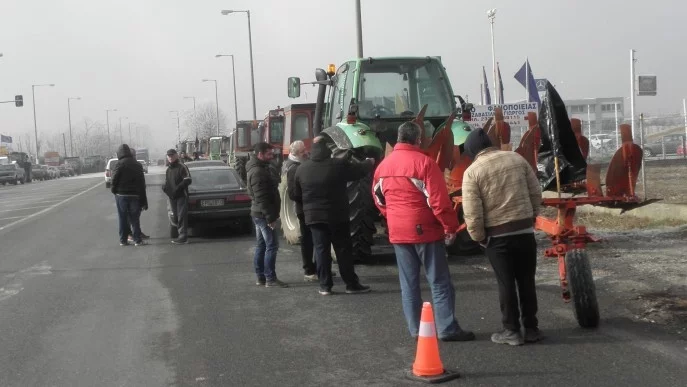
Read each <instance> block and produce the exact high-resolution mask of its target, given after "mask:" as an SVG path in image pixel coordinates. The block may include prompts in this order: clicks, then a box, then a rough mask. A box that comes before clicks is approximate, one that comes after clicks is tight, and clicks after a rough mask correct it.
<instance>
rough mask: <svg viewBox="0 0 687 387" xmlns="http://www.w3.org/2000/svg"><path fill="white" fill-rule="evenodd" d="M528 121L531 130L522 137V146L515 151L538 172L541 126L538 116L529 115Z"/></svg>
mask: <svg viewBox="0 0 687 387" xmlns="http://www.w3.org/2000/svg"><path fill="white" fill-rule="evenodd" d="M527 119H528V121H529V123H530V128H529V129H528V130H527V131H526V132H525V134H523V135H522V138H521V139H520V145H519V146H518V148H517V149H516V150H515V152H517V153H518V154H520V156H522V157H524V158H525V160H527V163H528V164H529V165H530V166H531V167H532V169H533V170H534V172H535V173H536V172H537V151H538V149H539V144H540V142H541V132H540V130H539V124H538V123H537V114H536V113H528V114H527Z"/></svg>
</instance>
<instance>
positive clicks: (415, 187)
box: [372, 122, 475, 341]
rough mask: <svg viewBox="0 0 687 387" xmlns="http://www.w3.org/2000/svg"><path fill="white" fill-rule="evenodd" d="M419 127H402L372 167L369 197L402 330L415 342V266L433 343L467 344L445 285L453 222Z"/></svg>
mask: <svg viewBox="0 0 687 387" xmlns="http://www.w3.org/2000/svg"><path fill="white" fill-rule="evenodd" d="M421 141H422V138H421V131H420V127H419V126H418V125H417V124H415V123H413V122H406V123H404V124H402V125H401V126H400V127H399V128H398V143H397V144H396V146H395V147H394V151H393V152H391V154H390V155H389V156H387V157H386V158H385V159H384V160H383V161H382V162H381V163H380V164H379V167H377V170H376V171H375V175H374V182H373V188H372V190H373V196H374V199H375V204H376V205H377V208H379V210H380V211H381V212H382V215H383V216H384V217H385V218H386V220H387V225H388V227H389V241H390V242H391V243H392V244H393V246H394V251H395V252H396V261H397V262H398V275H399V279H400V282H401V298H402V302H403V313H404V314H405V318H406V321H407V322H408V330H409V331H410V335H411V336H413V337H417V336H418V331H419V328H420V314H421V311H422V298H421V295H420V266H421V265H424V267H425V272H426V275H427V281H429V284H430V287H431V289H432V300H433V301H434V315H435V321H436V325H437V329H438V337H439V339H440V340H442V341H470V340H474V339H475V335H474V334H473V333H472V332H468V331H464V330H462V329H461V328H460V325H458V321H457V320H456V317H455V304H456V301H455V297H456V291H455V289H454V287H453V283H452V282H451V273H450V272H449V267H448V260H447V257H446V246H445V245H444V241H446V243H448V244H450V243H453V241H454V240H455V238H456V231H457V230H458V217H457V215H456V212H455V211H454V210H453V207H452V206H451V200H450V199H449V196H448V191H447V189H446V183H445V182H444V177H443V174H442V172H441V170H440V169H439V166H438V165H437V164H436V163H435V162H434V161H433V160H432V159H431V158H429V157H428V156H427V155H425V154H424V153H423V152H422V150H421V149H420V143H421Z"/></svg>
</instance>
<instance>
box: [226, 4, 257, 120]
mask: <svg viewBox="0 0 687 387" xmlns="http://www.w3.org/2000/svg"><path fill="white" fill-rule="evenodd" d="M242 12H243V13H245V14H246V15H247V16H248V49H249V50H250V83H251V88H252V91H253V121H255V120H257V119H258V118H257V117H258V114H257V112H256V110H255V72H254V71H253V38H252V36H251V29H250V11H249V10H246V11H232V10H224V11H222V15H229V14H230V13H242ZM236 120H237V121H238V118H237V119H236Z"/></svg>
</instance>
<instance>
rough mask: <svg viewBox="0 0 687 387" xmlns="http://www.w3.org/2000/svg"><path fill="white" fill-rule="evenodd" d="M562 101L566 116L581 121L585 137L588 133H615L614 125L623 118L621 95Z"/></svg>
mask: <svg viewBox="0 0 687 387" xmlns="http://www.w3.org/2000/svg"><path fill="white" fill-rule="evenodd" d="M563 103H565V107H566V109H567V110H568V117H570V118H577V119H579V120H580V121H582V130H583V131H584V134H585V136H587V137H589V135H590V134H599V133H609V134H610V133H615V129H616V125H619V124H622V123H623V120H624V114H623V113H624V111H625V107H624V98H623V97H614V98H584V99H571V100H567V101H563ZM616 109H617V110H616ZM590 131H591V133H590Z"/></svg>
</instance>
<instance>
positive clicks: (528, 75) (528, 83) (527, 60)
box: [525, 57, 530, 102]
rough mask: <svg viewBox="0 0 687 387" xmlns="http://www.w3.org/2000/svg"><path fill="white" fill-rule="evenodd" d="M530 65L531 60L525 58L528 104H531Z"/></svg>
mask: <svg viewBox="0 0 687 387" xmlns="http://www.w3.org/2000/svg"><path fill="white" fill-rule="evenodd" d="M529 65H530V58H529V57H525V95H526V98H527V102H530V71H529Z"/></svg>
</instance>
